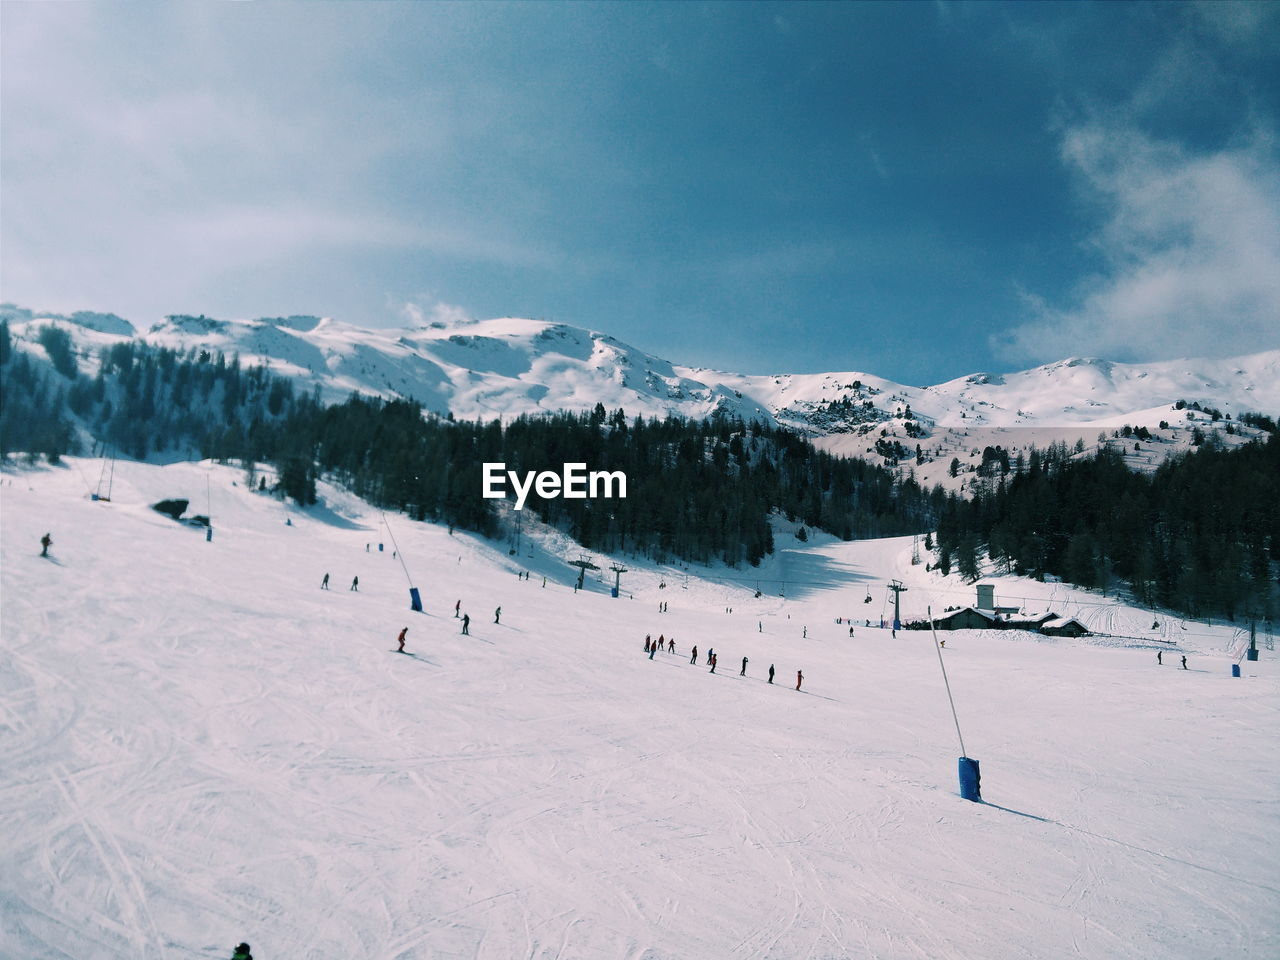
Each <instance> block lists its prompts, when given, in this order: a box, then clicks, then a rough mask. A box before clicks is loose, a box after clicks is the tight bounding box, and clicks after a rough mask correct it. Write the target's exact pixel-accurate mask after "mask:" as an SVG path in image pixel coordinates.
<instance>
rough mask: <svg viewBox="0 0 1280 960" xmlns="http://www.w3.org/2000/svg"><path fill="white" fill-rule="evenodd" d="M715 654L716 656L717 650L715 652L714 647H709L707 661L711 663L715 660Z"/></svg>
mask: <svg viewBox="0 0 1280 960" xmlns="http://www.w3.org/2000/svg"><path fill="white" fill-rule="evenodd" d="M715 656H716V652H715V650H713V649H712V648H710V647H708V648H707V663H710V662H711V661H712V660H714V659H715Z"/></svg>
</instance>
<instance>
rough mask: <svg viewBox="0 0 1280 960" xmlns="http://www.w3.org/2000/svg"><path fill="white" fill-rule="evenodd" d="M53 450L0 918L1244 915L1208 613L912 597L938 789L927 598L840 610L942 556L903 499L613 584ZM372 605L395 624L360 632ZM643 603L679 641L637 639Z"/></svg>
mask: <svg viewBox="0 0 1280 960" xmlns="http://www.w3.org/2000/svg"><path fill="white" fill-rule="evenodd" d="M67 463H68V465H67V466H66V467H64V468H61V469H57V468H41V469H31V470H28V469H24V470H18V469H16V468H13V467H9V468H6V469H5V470H4V472H3V473H2V474H0V480H2V484H0V498H2V504H3V513H4V524H3V527H2V528H0V548H2V551H3V559H4V562H3V581H2V583H0V586H2V587H3V628H4V629H3V634H4V643H3V645H2V646H0V691H3V695H2V699H0V703H3V707H4V709H3V711H2V712H0V723H2V724H3V727H4V735H3V736H0V798H3V799H2V800H0V822H2V823H3V824H4V826H5V829H4V831H3V836H4V838H5V839H4V840H3V841H0V955H3V956H21V957H25V958H33V960H41V958H54V957H75V958H77V960H97V958H115V957H119V956H130V957H137V958H174V960H176V958H178V957H205V958H209V960H214V958H222V957H225V955H226V954H227V953H228V952H229V948H230V946H231V945H232V944H234V943H236V942H238V941H239V940H241V939H245V940H248V941H250V942H251V943H252V944H253V946H254V954H255V956H258V957H262V958H268V960H269V958H279V957H302V956H314V957H362V958H374V960H381V958H385V960H391V958H405V960H407V958H427V957H432V958H435V957H493V958H508V957H512V956H526V957H534V958H551V957H588V956H590V957H605V956H608V957H613V956H625V957H634V958H647V960H657V958H684V957H726V958H748V957H757V958H765V957H769V958H802V957H820V956H821V957H878V958H886V960H898V958H903V960H906V958H916V957H929V958H931V960H944V958H954V960H960V958H973V957H983V958H989V960H1004V958H1009V960H1013V958H1023V957H1027V956H1036V957H1039V958H1046V960H1054V958H1068V957H1073V958H1074V957H1090V958H1108V960H1115V958H1121V960H1123V958H1134V960H1138V958H1142V960H1147V958H1151V957H1162V958H1172V960H1179V958H1186V960H1193V958H1194V960H1206V958H1224V960H1225V958H1233V960H1234V958H1267V957H1272V956H1274V955H1275V954H1276V951H1277V948H1278V947H1280V943H1278V941H1277V920H1278V919H1280V917H1278V916H1277V913H1276V904H1277V903H1278V902H1280V897H1278V896H1277V894H1278V893H1280V869H1278V868H1277V861H1276V858H1275V857H1274V855H1273V854H1274V851H1275V849H1276V846H1277V840H1278V839H1280V808H1278V807H1277V804H1276V799H1275V790H1274V781H1275V770H1276V769H1277V763H1278V761H1280V746H1278V745H1277V741H1276V738H1275V737H1272V736H1268V735H1267V734H1266V732H1265V731H1268V730H1272V729H1274V728H1275V726H1276V722H1277V719H1280V716H1278V715H1280V675H1277V673H1276V671H1275V662H1274V654H1273V653H1272V652H1271V651H1269V650H1268V651H1265V652H1264V654H1263V659H1262V661H1260V662H1256V663H1249V662H1246V663H1244V667H1245V670H1244V673H1245V676H1244V677H1243V678H1241V679H1232V678H1231V677H1230V675H1229V666H1230V664H1231V663H1232V662H1233V661H1234V660H1236V659H1237V658H1238V657H1239V656H1240V652H1241V647H1240V634H1239V631H1238V629H1237V628H1235V627H1228V626H1211V625H1206V624H1203V623H1195V622H1183V621H1178V620H1176V619H1170V618H1164V617H1162V618H1161V623H1160V626H1159V627H1158V628H1157V629H1156V630H1152V629H1150V628H1151V621H1150V613H1149V612H1148V611H1143V610H1141V609H1136V608H1132V607H1127V606H1124V605H1122V604H1117V603H1116V602H1115V601H1114V600H1111V599H1105V598H1102V597H1100V596H1099V595H1097V594H1093V593H1089V592H1085V591H1078V590H1074V589H1072V588H1069V587H1066V586H1064V585H1062V584H1052V583H1035V582H1033V581H1028V580H1024V579H1020V578H1016V577H1002V578H998V579H997V580H994V581H989V582H994V583H995V584H996V590H997V596H998V597H999V598H1000V599H1001V600H1002V601H1003V602H1010V601H1012V602H1013V603H1015V604H1017V605H1021V606H1024V607H1026V608H1027V609H1029V610H1031V609H1043V608H1052V609H1055V610H1060V611H1062V612H1065V613H1075V614H1079V615H1081V616H1082V617H1085V618H1087V619H1088V621H1089V623H1090V625H1091V626H1093V627H1094V628H1095V629H1097V630H1105V631H1106V632H1107V633H1109V634H1112V635H1113V636H1110V637H1103V638H1096V637H1095V638H1085V639H1082V640H1080V641H1072V640H1065V639H1060V640H1046V639H1044V638H1035V637H1033V636H1032V635H1030V634H1024V633H1019V632H1002V633H996V634H988V633H980V632H976V631H958V632H955V633H950V634H947V635H946V639H947V646H946V649H945V651H943V653H944V655H945V657H946V664H947V670H948V673H949V677H950V684H951V690H952V692H953V694H954V696H955V702H956V707H957V710H958V712H959V718H960V722H961V724H962V726H963V733H964V739H965V746H966V748H967V750H968V752H969V753H970V754H971V755H972V756H974V757H976V758H978V759H979V760H980V761H981V762H982V771H983V774H984V777H983V795H984V798H985V800H986V801H987V803H986V804H983V805H979V804H971V803H967V802H964V801H962V800H960V799H959V798H958V797H957V796H956V757H957V756H958V755H959V747H958V745H957V741H956V735H955V734H956V731H955V727H954V725H953V724H952V718H951V715H950V712H949V709H948V707H947V701H946V692H945V690H944V689H943V685H942V680H941V676H940V674H939V670H938V655H937V653H935V650H934V648H933V645H932V643H931V641H930V639H929V635H928V633H910V632H909V633H900V634H899V636H898V638H897V639H894V638H892V637H891V636H890V633H889V631H887V630H881V629H877V628H867V627H866V626H865V625H864V621H865V620H868V619H870V620H873V622H878V619H879V617H880V616H881V615H883V614H884V613H885V612H886V609H887V605H886V591H885V585H886V583H887V581H888V578H890V577H897V578H900V579H902V580H903V581H904V582H905V583H906V585H907V587H908V592H907V593H906V594H904V595H903V603H904V608H903V613H904V617H911V616H918V615H920V614H922V613H923V612H924V608H925V607H926V606H930V605H931V606H933V607H934V608H935V609H937V608H939V607H941V606H944V605H953V604H960V603H965V602H968V601H967V599H966V598H967V597H970V596H971V595H972V588H971V587H967V586H964V585H963V584H961V583H960V582H959V580H958V579H957V578H941V577H939V576H938V575H937V574H936V573H925V572H924V569H923V566H913V565H912V564H911V561H910V551H911V541H910V539H909V538H908V539H906V540H902V539H899V540H887V541H861V542H853V543H840V542H836V541H833V540H832V539H831V538H826V537H819V536H815V537H814V538H813V539H811V540H810V542H809V543H807V544H800V543H798V542H795V541H794V538H792V540H791V541H789V543H790V545H789V546H785V548H784V549H781V550H779V552H778V554H777V555H776V556H775V557H772V558H770V559H767V560H766V561H765V562H764V563H763V564H762V566H761V569H760V570H759V571H758V573H756V572H753V574H752V577H751V579H750V580H748V579H746V578H745V576H744V575H743V574H742V573H740V572H737V571H732V570H729V569H726V568H694V569H688V570H685V569H679V568H662V567H655V566H649V565H644V564H640V565H637V564H635V563H629V564H628V566H629V568H630V569H628V571H627V572H626V573H625V574H623V581H622V582H623V596H622V597H621V598H619V599H612V598H610V597H609V596H608V593H607V592H606V588H607V586H608V584H607V583H600V582H596V581H595V580H594V579H588V581H587V587H588V589H587V590H585V591H583V592H580V593H575V592H574V591H573V590H572V588H571V586H570V582H571V577H572V574H573V570H572V568H570V567H569V566H567V565H566V563H565V560H566V559H570V558H574V557H576V556H577V555H578V552H577V550H576V549H575V548H574V547H573V545H572V544H570V543H568V542H567V541H565V540H563V539H562V538H559V537H556V536H554V535H553V534H551V533H549V532H548V531H546V530H545V529H542V528H535V529H533V530H532V531H531V532H528V531H527V533H528V535H527V537H526V539H525V541H524V546H523V547H522V550H521V553H520V554H518V555H514V556H513V555H510V554H508V553H507V552H506V551H505V549H504V550H501V551H495V550H494V549H492V548H491V547H490V546H489V545H487V544H486V543H485V542H483V541H480V540H477V539H473V538H471V537H469V536H465V535H462V534H461V533H458V534H455V535H453V536H451V535H450V534H449V532H448V531H447V530H446V529H444V528H442V527H437V526H433V525H428V524H416V523H411V522H409V521H407V520H404V519H403V518H401V517H399V516H398V515H395V516H391V517H390V518H389V519H390V523H391V524H392V526H391V528H390V530H388V528H387V527H385V526H384V525H382V517H381V516H380V515H379V513H378V512H377V511H375V510H371V509H370V508H368V507H367V506H366V505H364V504H362V503H361V502H360V501H358V500H356V499H355V498H353V497H351V496H350V495H348V494H345V493H343V492H342V491H339V490H336V489H334V488H332V487H328V486H326V485H324V484H322V485H321V494H322V499H323V502H322V503H321V504H320V505H317V506H316V507H313V508H310V509H308V510H303V509H300V508H297V507H294V506H290V505H285V504H283V503H281V502H280V501H278V500H276V499H274V498H272V497H269V496H266V495H260V494H255V493H250V492H249V491H247V490H246V489H245V487H244V486H243V481H242V473H241V472H240V471H237V470H233V469H230V468H225V467H216V466H211V465H209V464H207V463H206V464H174V465H172V466H169V467H163V468H162V467H157V466H149V465H144V464H131V463H125V462H123V461H122V462H120V463H119V464H117V467H116V474H115V480H114V486H113V492H112V500H111V502H110V503H104V502H93V501H91V500H90V499H88V497H87V496H86V490H87V489H88V488H89V487H90V486H91V484H90V483H88V482H87V481H88V480H92V478H94V477H95V476H96V473H97V470H98V468H99V466H100V464H99V463H98V462H96V461H86V460H78V459H74V458H68V460H67ZM172 496H181V497H185V498H188V499H190V500H191V501H192V508H191V511H190V512H200V513H206V512H208V513H209V515H211V516H212V518H213V525H214V535H213V539H212V540H211V541H206V539H205V536H204V533H203V531H202V530H200V529H194V528H190V527H186V526H182V525H179V524H177V523H174V522H173V521H171V520H169V519H167V518H165V517H163V516H161V515H160V514H158V513H156V512H154V511H152V510H151V509H149V506H148V505H149V504H151V503H153V502H155V501H156V500H158V499H160V498H162V497H172ZM46 531H49V532H51V533H52V535H53V540H54V545H53V549H52V551H51V552H52V558H51V559H42V558H40V557H39V556H38V553H39V547H38V544H37V541H38V539H39V537H40V536H41V535H42V534H43V533H45V532H46ZM389 532H390V533H394V537H395V540H394V541H392V540H391V538H390V537H389V535H388V534H389ZM787 532H788V531H787V529H786V525H780V526H779V529H778V531H777V535H778V538H779V541H780V543H781V541H782V540H783V538H784V537H785V536H786V534H787ZM380 542H381V543H385V544H386V549H385V550H384V551H381V552H380V551H379V549H378V544H379V543H380ZM367 545H371V546H370V547H369V549H368V550H367V551H366V546H367ZM397 547H398V548H399V551H400V552H401V553H402V556H403V559H404V562H405V564H406V567H407V572H408V573H409V574H410V575H411V576H412V578H413V582H414V583H415V584H416V585H417V586H418V587H419V588H420V589H421V590H422V594H423V598H424V600H425V605H426V612H425V613H423V614H414V613H411V612H409V611H408V609H407V607H408V594H407V581H406V577H405V572H406V571H405V570H404V569H402V567H401V564H400V562H399V560H400V558H398V557H397V558H393V557H392V550H393V549H395V548H397ZM594 559H595V561H596V562H597V564H598V565H600V566H607V561H608V559H609V558H607V557H602V556H600V555H596V556H595V557H594ZM522 569H528V570H530V571H531V577H530V579H528V580H523V579H518V578H517V572H518V571H519V570H522ZM326 572H328V573H330V574H332V587H333V589H331V590H329V591H327V592H326V591H322V590H320V589H319V585H320V580H321V577H322V575H323V574H324V573H326ZM357 575H358V576H359V579H360V589H359V591H355V592H353V591H351V590H349V589H348V584H349V583H350V580H351V578H352V577H353V576H357ZM544 575H545V576H546V577H547V582H546V586H545V587H543V585H542V583H543V580H542V578H543V576H544ZM735 578H742V579H735ZM662 584H665V586H661V585H662ZM757 589H758V590H759V591H760V594H761V595H760V596H759V597H756V591H757ZM867 596H869V597H871V602H870V603H866V602H864V600H865V598H866V597H867ZM459 599H461V602H462V608H463V609H464V610H466V611H468V612H469V613H470V614H471V616H472V617H473V621H472V630H471V633H472V636H470V637H462V636H459V632H458V622H457V621H456V620H454V619H453V617H452V612H453V606H454V602H455V601H456V600H459ZM663 601H666V602H667V603H668V604H669V608H670V612H668V613H666V614H659V613H658V612H657V610H658V605H659V603H660V602H663ZM498 606H501V608H502V616H501V623H499V624H495V623H493V619H494V617H493V612H494V609H495V608H496V607H498ZM730 609H731V610H732V613H729V612H727V611H728V610H730ZM837 617H840V618H841V619H842V620H847V618H850V617H853V618H854V619H855V620H856V623H857V625H856V626H855V627H854V629H853V634H854V635H853V636H852V637H850V636H849V633H848V629H849V628H848V626H847V623H840V624H837V623H836V622H835V618H837ZM406 625H408V626H409V634H408V650H409V651H410V652H411V653H412V654H413V656H403V655H399V654H396V653H394V652H392V648H394V646H395V642H394V637H395V635H396V633H397V632H398V631H399V629H400V628H401V627H403V626H406ZM659 633H661V634H664V635H666V636H668V637H671V636H673V635H674V640H675V644H676V649H677V653H676V654H674V655H673V654H662V655H659V656H656V657H655V658H654V660H652V661H651V660H649V659H647V658H646V657H645V655H644V654H643V651H642V645H643V640H644V637H645V635H646V634H652V635H654V636H657V635H658V634H659ZM693 644H697V645H698V647H699V649H700V651H701V653H702V654H703V656H705V652H706V650H707V649H708V648H710V647H714V648H715V649H716V650H717V652H718V653H719V655H720V657H721V659H720V664H719V669H718V670H717V673H716V675H714V676H712V675H710V674H709V673H708V669H707V667H706V665H705V664H704V663H703V662H702V660H703V657H700V659H699V664H698V665H697V666H693V665H690V664H689V662H688V661H689V648H690V646H691V645H693ZM1157 649H1163V650H1165V665H1164V666H1163V667H1159V666H1157V665H1156V663H1155V651H1156V650H1157ZM1183 653H1185V654H1186V655H1187V656H1188V659H1189V667H1190V669H1189V670H1186V671H1183V670H1180V669H1178V668H1177V667H1176V665H1175V664H1176V661H1177V657H1178V656H1179V655H1181V654H1183ZM743 656H746V657H749V658H750V663H749V664H748V668H747V676H746V677H745V678H740V677H739V676H738V673H739V669H740V661H741V658H742V657H743ZM770 663H774V664H776V666H777V670H778V678H777V682H776V683H775V684H774V685H773V686H769V685H768V684H767V683H765V682H764V674H765V670H766V669H767V667H768V666H769V664H770ZM797 669H801V670H803V671H804V674H805V682H804V685H803V688H802V691H801V692H797V691H795V690H794V689H793V687H794V678H795V672H796V670H797Z"/></svg>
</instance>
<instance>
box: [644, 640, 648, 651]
mask: <svg viewBox="0 0 1280 960" xmlns="http://www.w3.org/2000/svg"><path fill="white" fill-rule="evenodd" d="M644 652H645V653H648V652H649V638H648V637H645V638H644Z"/></svg>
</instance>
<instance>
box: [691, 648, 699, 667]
mask: <svg viewBox="0 0 1280 960" xmlns="http://www.w3.org/2000/svg"><path fill="white" fill-rule="evenodd" d="M689 662H690V663H697V662H698V648H697V647H696V646H695V647H694V648H693V656H691V657H690V658H689Z"/></svg>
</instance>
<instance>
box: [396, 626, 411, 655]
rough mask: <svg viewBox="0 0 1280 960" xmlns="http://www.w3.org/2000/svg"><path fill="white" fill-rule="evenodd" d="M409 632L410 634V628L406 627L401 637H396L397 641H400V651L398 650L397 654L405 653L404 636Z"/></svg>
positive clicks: (401, 632)
mask: <svg viewBox="0 0 1280 960" xmlns="http://www.w3.org/2000/svg"><path fill="white" fill-rule="evenodd" d="M408 632H409V628H408V627H404V628H403V629H401V631H400V636H398V637H396V639H397V640H399V641H400V649H399V650H397V651H396V653H404V635H405V634H406V633H408Z"/></svg>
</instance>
